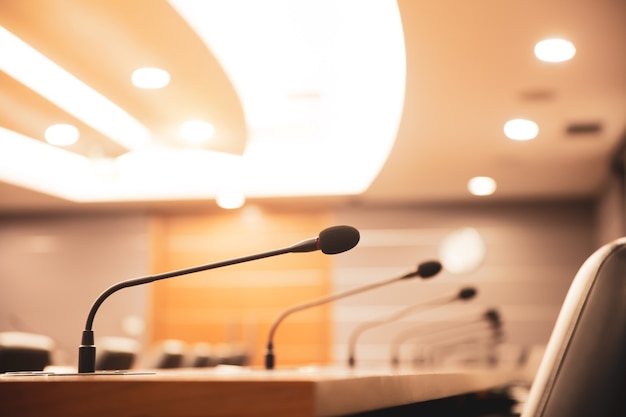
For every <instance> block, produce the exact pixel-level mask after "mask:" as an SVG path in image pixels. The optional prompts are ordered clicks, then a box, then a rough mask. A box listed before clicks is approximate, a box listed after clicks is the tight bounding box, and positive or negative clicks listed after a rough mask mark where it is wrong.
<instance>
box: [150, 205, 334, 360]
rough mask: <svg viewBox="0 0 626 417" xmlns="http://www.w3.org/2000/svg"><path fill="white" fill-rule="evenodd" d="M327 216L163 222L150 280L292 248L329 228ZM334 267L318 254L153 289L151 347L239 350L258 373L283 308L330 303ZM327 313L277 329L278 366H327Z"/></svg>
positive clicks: (230, 215) (244, 214)
mask: <svg viewBox="0 0 626 417" xmlns="http://www.w3.org/2000/svg"><path fill="white" fill-rule="evenodd" d="M332 225H333V223H332V220H331V216H330V215H329V214H327V213H320V212H309V213H307V212H302V211H299V212H297V213H293V212H288V211H271V210H267V209H265V210H260V209H257V208H248V209H244V210H239V211H232V212H224V213H219V214H160V215H155V216H154V218H153V221H152V233H151V236H152V248H153V252H152V253H153V255H154V259H153V267H152V269H153V273H159V272H163V271H169V270H173V269H180V268H187V267H191V266H196V265H202V264H207V263H212V262H218V261H223V260H226V259H232V258H237V257H241V256H248V255H252V254H256V253H261V252H266V251H271V250H275V249H280V248H284V247H288V246H291V245H292V244H294V243H296V242H299V241H301V240H303V239H308V238H310V237H314V236H317V235H318V234H319V232H320V231H321V230H323V229H324V228H326V227H328V226H332ZM331 273H332V269H331V259H330V257H329V256H328V255H324V254H323V253H321V252H313V253H296V254H285V255H279V256H275V257H271V258H266V259H261V260H256V261H252V262H247V263H242V264H237V265H233V266H228V267H224V268H219V269H213V270H209V271H203V272H199V273H195V274H190V275H187V276H183V277H177V278H173V279H166V280H162V281H159V282H156V283H155V284H154V285H152V286H151V292H150V309H149V311H150V312H149V315H150V317H149V320H148V322H149V323H150V327H151V328H150V340H151V341H152V342H158V341H162V340H165V339H181V340H184V341H186V342H189V343H195V342H208V343H211V344H220V343H238V344H242V345H243V346H244V347H245V348H247V349H248V351H249V352H250V354H251V360H252V364H253V365H260V364H262V361H263V355H264V354H265V346H266V343H267V334H268V332H269V329H270V326H271V324H272V323H273V322H274V320H275V319H276V317H277V316H278V315H279V314H280V313H281V312H282V311H283V310H284V309H285V308H287V307H290V306H292V305H295V304H299V303H301V302H304V301H308V300H311V299H314V298H318V297H322V296H324V295H327V294H328V293H329V292H330V289H331V285H332V283H331V280H332V277H331ZM330 326H331V314H330V307H328V306H321V307H316V308H313V309H311V310H308V311H303V312H299V313H295V314H294V315H293V316H290V317H288V318H287V319H286V320H285V321H284V322H283V323H282V324H281V326H280V327H279V328H278V331H277V333H276V336H275V339H274V344H275V348H276V356H277V364H278V366H284V365H304V364H311V363H328V362H329V361H330V360H331V352H332V349H331V343H332V341H331V334H332V330H331V327H330Z"/></svg>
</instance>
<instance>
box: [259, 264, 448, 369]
mask: <svg viewBox="0 0 626 417" xmlns="http://www.w3.org/2000/svg"><path fill="white" fill-rule="evenodd" d="M420 268H421V269H420ZM440 270H441V264H440V263H439V262H436V261H430V262H425V263H423V264H421V265H420V266H419V267H418V268H417V269H416V270H414V271H411V272H408V273H406V274H404V275H401V276H399V277H395V278H391V279H388V280H385V281H379V282H375V283H372V284H368V285H364V286H361V287H357V288H353V289H351V290H347V291H343V292H339V293H336V294H332V295H329V296H326V297H321V298H318V299H315V300H311V301H308V302H304V303H302V304H297V305H295V306H293V307H290V308H288V309H287V310H285V311H283V312H282V313H281V314H280V315H279V316H278V317H277V318H276V320H274V323H273V324H272V327H271V328H270V331H269V335H268V341H267V352H266V354H265V369H274V367H275V365H276V356H275V354H274V334H275V333H276V329H277V328H278V325H279V324H280V323H281V322H282V321H283V320H284V319H285V318H286V317H287V316H289V315H291V314H293V313H295V312H298V311H300V310H305V309H307V308H311V307H316V306H319V305H321V304H326V303H330V302H332V301H336V300H339V299H341V298H344V297H349V296H351V295H355V294H359V293H362V292H365V291H369V290H373V289H376V288H378V287H382V286H385V285H388V284H391V283H394V282H396V281H401V280H404V279H409V278H413V277H418V276H421V277H422V278H430V277H431V276H434V275H436V274H437V273H438V272H439V271H440Z"/></svg>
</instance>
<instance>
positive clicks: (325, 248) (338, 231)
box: [317, 226, 361, 255]
mask: <svg viewBox="0 0 626 417" xmlns="http://www.w3.org/2000/svg"><path fill="white" fill-rule="evenodd" d="M360 238H361V235H360V233H359V231H358V230H357V229H355V228H354V227H352V226H332V227H328V228H326V229H324V230H322V231H321V232H320V234H319V237H318V238H317V245H318V247H319V249H320V250H321V251H322V252H324V253H325V254H327V255H335V254H337V253H341V252H345V251H347V250H350V249H352V248H353V247H355V246H356V244H357V243H359V239H360Z"/></svg>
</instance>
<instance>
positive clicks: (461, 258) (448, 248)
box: [439, 227, 485, 274]
mask: <svg viewBox="0 0 626 417" xmlns="http://www.w3.org/2000/svg"><path fill="white" fill-rule="evenodd" d="M484 258H485V242H484V241H483V238H482V237H481V235H480V233H479V232H478V230H476V229H474V228H473V227H463V228H461V229H457V230H454V231H452V232H450V233H448V234H447V235H446V237H445V238H444V239H443V240H442V241H441V244H440V245H439V259H440V260H441V263H442V264H443V267H444V268H445V269H446V271H448V272H450V273H452V274H467V273H469V272H473V271H474V270H476V268H478V266H479V265H480V264H481V263H482V262H483V260H484Z"/></svg>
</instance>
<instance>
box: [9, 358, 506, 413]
mask: <svg viewBox="0 0 626 417" xmlns="http://www.w3.org/2000/svg"><path fill="white" fill-rule="evenodd" d="M514 379H515V377H514V375H513V372H511V371H510V370H508V371H507V370H501V371H498V370H460V371H433V372H419V373H416V372H414V371H413V372H402V371H391V370H384V369H381V370H358V371H357V370H349V369H341V368H321V367H307V368H299V369H284V370H283V369H276V370H272V371H268V370H261V369H249V368H239V367H230V366H226V367H223V366H220V367H217V368H213V369H211V368H207V369H178V370H168V371H165V370H158V371H155V373H148V374H127V375H115V374H114V375H110V374H109V375H76V374H73V375H72V374H68V375H60V374H55V375H30V376H25V375H19V376H16V375H7V374H4V375H1V376H0V416H3V417H28V416H37V417H44V416H47V417H50V416H59V417H61V416H63V417H72V416H81V417H85V416H90V417H100V416H102V417H111V416H115V417H131V416H132V417H138V416H142V417H206V416H212V417H226V416H228V417H247V416H254V417H263V416H268V417H270V416H271V417H281V416H288V417H294V416H311V417H314V416H315V417H329V416H340V415H345V414H352V413H358V412H364V411H370V410H377V409H382V408H387V407H393V406H398V405H404V404H411V403H416V402H421V401H427V400H433V399H439V398H445V397H450V396H455V395H461V394H466V393H472V392H480V391H484V390H488V389H490V388H495V387H498V386H502V385H505V384H507V383H509V382H511V381H513V380H514Z"/></svg>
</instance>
